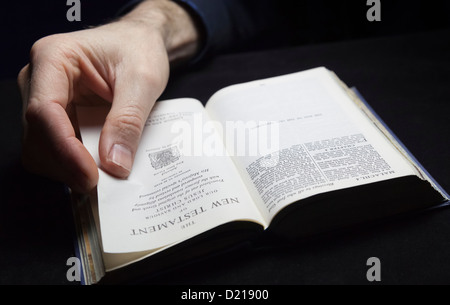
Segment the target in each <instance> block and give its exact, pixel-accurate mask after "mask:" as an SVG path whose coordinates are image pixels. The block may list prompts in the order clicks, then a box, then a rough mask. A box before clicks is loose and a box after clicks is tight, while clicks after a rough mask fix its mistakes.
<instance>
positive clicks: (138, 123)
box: [99, 63, 168, 178]
mask: <svg viewBox="0 0 450 305" xmlns="http://www.w3.org/2000/svg"><path fill="white" fill-rule="evenodd" d="M140 64H142V63H138V66H139V65H140ZM166 74H167V72H163V73H162V76H161V74H159V75H158V73H154V74H152V73H149V72H148V71H139V69H137V71H136V69H134V70H133V71H132V69H129V71H121V73H118V74H117V75H118V78H117V79H116V83H115V87H114V100H113V103H112V107H111V110H110V113H109V114H108V117H107V119H106V122H105V125H104V126H103V129H102V134H101V137H100V144H99V154H100V160H101V163H102V167H103V169H105V170H106V171H108V172H109V173H111V174H113V175H114V176H117V177H119V178H126V177H128V175H129V174H130V172H131V169H132V166H133V162H134V156H135V154H136V150H137V147H138V145H139V141H140V138H141V134H142V130H143V128H144V125H145V123H146V121H147V117H148V115H149V113H150V110H151V109H152V107H153V105H154V103H155V101H156V99H157V98H158V97H159V96H160V95H161V93H162V91H163V89H164V87H165V85H166V82H167V78H168V76H167V75H166Z"/></svg>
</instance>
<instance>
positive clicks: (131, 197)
mask: <svg viewBox="0 0 450 305" xmlns="http://www.w3.org/2000/svg"><path fill="white" fill-rule="evenodd" d="M77 113H78V121H79V122H78V123H79V125H80V132H81V138H82V141H83V143H84V145H85V146H86V147H87V149H88V150H89V152H90V153H91V154H92V156H93V157H94V159H95V160H96V161H97V162H98V164H99V157H98V141H99V136H100V131H101V127H102V124H103V122H104V119H105V116H106V114H107V113H108V109H107V108H102V107H97V108H92V107H89V108H84V107H78V109H77ZM99 174H100V179H99V183H98V187H97V192H96V194H93V195H92V196H91V197H89V198H81V199H80V198H78V199H77V200H76V204H75V209H74V210H75V216H76V219H77V222H78V224H79V226H78V228H79V234H78V244H79V254H80V257H81V258H82V261H83V270H84V272H85V273H84V277H85V282H86V283H96V282H98V281H99V280H100V279H101V278H102V277H104V278H105V279H106V278H108V276H110V275H114V274H115V275H117V276H116V278H119V279H124V278H125V276H124V274H126V273H127V272H128V271H127V269H130V270H131V269H134V270H135V271H136V270H139V271H140V272H141V273H142V272H145V270H146V268H148V270H151V269H152V268H151V266H152V265H153V267H155V266H162V264H161V262H162V261H163V258H164V257H165V256H166V255H168V256H170V260H171V261H172V262H175V261H176V259H175V257H184V259H187V258H189V257H191V256H189V255H188V254H187V253H188V252H189V251H188V250H187V249H189V247H191V248H192V247H195V250H194V251H191V252H194V253H196V254H193V255H192V257H194V256H195V255H197V256H199V255H204V254H205V253H207V252H208V251H212V250H214V249H218V248H221V247H224V246H225V245H231V244H233V242H236V241H237V240H242V239H245V238H248V237H249V236H252V234H255V232H263V231H266V232H271V233H272V234H275V235H276V236H280V237H281V236H282V237H284V238H286V239H289V240H296V239H299V238H303V237H307V236H311V235H314V234H320V233H322V232H327V231H330V230H334V229H337V228H342V227H346V226H350V225H354V224H359V223H363V222H366V221H369V220H374V219H380V218H382V217H387V216H391V215H396V214H399V213H402V212H406V211H411V210H417V209H422V208H425V207H430V206H436V205H439V204H442V203H444V202H446V201H448V195H446V194H445V192H444V191H443V190H441V189H440V187H439V186H438V184H437V183H436V182H434V181H433V180H432V178H431V177H430V176H429V175H428V174H427V173H426V171H424V170H423V169H422V168H421V167H420V165H419V164H418V163H417V162H416V161H415V160H414V159H413V158H412V156H410V154H409V153H408V151H407V150H406V149H405V148H404V147H403V146H402V145H401V144H400V143H399V142H398V141H397V140H396V139H395V137H394V136H393V135H392V134H391V133H390V132H389V130H388V129H387V128H386V127H385V126H384V125H383V124H382V122H381V121H380V120H379V119H377V117H376V115H374V113H373V112H372V111H371V110H370V107H368V106H367V105H366V104H365V103H364V102H362V101H361V99H359V98H358V97H357V95H356V94H355V93H354V92H353V91H351V90H349V89H348V88H347V87H346V86H345V85H344V84H343V83H342V82H341V81H340V80H339V79H338V78H337V77H336V75H335V74H334V73H332V72H331V71H329V70H327V69H326V68H317V69H313V70H308V71H304V72H299V73H294V74H289V75H284V76H279V77H274V78H270V79H265V80H258V81H253V82H249V83H245V84H238V85H234V86H230V87H227V88H224V89H222V90H220V91H218V92H217V93H216V94H214V95H213V96H212V97H211V98H210V100H209V101H208V102H207V103H206V106H203V105H202V103H201V102H200V101H197V100H194V99H189V98H182V99H175V100H167V101H160V102H158V103H157V104H156V105H155V107H154V109H153V111H152V113H151V114H150V116H149V118H148V120H147V122H146V126H145V128H144V131H143V135H142V140H141V143H140V146H139V149H138V152H137V154H136V157H135V162H134V165H133V169H132V172H131V175H130V176H129V178H128V179H127V180H120V179H116V178H114V177H112V176H110V175H108V174H107V173H105V172H104V171H102V170H101V169H99ZM82 199H83V200H82ZM258 234H259V233H258ZM205 245H206V246H205ZM200 249H204V250H202V251H201V250H200ZM191 250H192V249H191ZM133 266H139V267H133ZM143 266H145V267H143ZM130 272H131V271H130ZM111 278H112V276H111Z"/></svg>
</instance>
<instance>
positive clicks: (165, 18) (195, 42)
mask: <svg viewBox="0 0 450 305" xmlns="http://www.w3.org/2000/svg"><path fill="white" fill-rule="evenodd" d="M121 21H125V22H133V23H135V24H138V25H139V26H140V27H142V28H145V30H148V31H151V32H153V34H154V32H155V31H156V32H157V33H158V34H159V35H160V36H161V38H162V40H163V42H164V45H165V48H166V50H167V54H168V57H169V60H170V62H171V63H175V62H179V61H184V60H188V59H190V58H192V57H194V56H195V55H196V53H197V52H198V50H199V45H200V41H199V40H200V37H199V36H200V35H199V30H198V28H197V26H196V23H195V21H194V19H193V18H192V16H191V15H190V14H189V13H188V12H187V11H186V10H185V9H184V8H183V7H181V6H180V5H179V4H177V3H175V2H172V1H170V0H146V1H143V2H142V3H140V4H139V5H138V6H136V7H135V9H134V10H132V11H131V12H130V13H128V14H127V15H125V16H124V17H123V18H122V19H121Z"/></svg>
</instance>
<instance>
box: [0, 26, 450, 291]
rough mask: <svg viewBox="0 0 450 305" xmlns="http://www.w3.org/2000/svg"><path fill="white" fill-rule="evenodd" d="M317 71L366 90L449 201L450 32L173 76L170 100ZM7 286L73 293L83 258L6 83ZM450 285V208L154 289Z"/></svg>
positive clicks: (272, 54) (2, 213) (3, 256)
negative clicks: (69, 288)
mask: <svg viewBox="0 0 450 305" xmlns="http://www.w3.org/2000/svg"><path fill="white" fill-rule="evenodd" d="M317 66H326V67H327V68H329V69H331V70H334V71H335V72H336V73H337V75H338V76H339V77H340V78H341V79H342V80H343V81H344V82H345V83H347V85H349V86H355V87H357V88H358V90H359V91H360V92H361V93H362V95H363V96H364V97H365V98H366V100H367V101H368V102H369V104H370V105H371V106H372V107H373V108H374V109H375V111H376V112H377V113H378V114H379V115H380V116H381V117H382V118H383V120H384V121H385V122H386V123H387V124H388V125H389V127H391V129H392V130H393V131H394V133H395V134H396V135H397V136H398V137H399V138H400V139H401V140H402V141H403V142H404V144H405V145H406V146H407V147H408V148H409V149H410V150H411V151H412V153H413V154H414V155H415V157H416V158H417V159H418V160H419V161H420V162H421V163H422V164H423V165H424V167H425V168H426V169H427V170H428V171H429V172H430V173H431V175H432V176H434V178H435V179H436V180H437V181H438V182H439V183H440V184H441V185H442V186H443V188H444V189H445V190H447V192H448V191H449V190H450V178H449V175H448V174H449V173H450V161H449V151H450V141H449V140H450V127H449V114H450V31H449V30H443V31H436V32H428V33H418V34H411V35H408V36H401V37H397V36H395V37H386V38H375V39H368V40H360V41H348V42H338V43H331V44H323V45H312V46H302V47H296V48H290V49H282V50H269V51H267V50H266V51H261V52H252V53H241V54H229V55H222V56H220V57H216V58H214V59H212V60H209V61H207V62H205V63H203V64H202V65H201V66H198V67H195V68H193V69H190V70H189V71H178V72H175V73H174V74H173V75H172V79H171V83H170V84H169V86H168V88H167V90H166V92H165V93H164V94H163V96H162V99H166V98H175V97H194V98H198V99H200V100H202V101H207V99H208V98H209V97H210V96H211V95H212V94H213V93H214V92H215V91H217V90H219V89H220V88H222V87H224V86H226V85H230V84H234V83H240V82H244V81H250V80H254V79H260V78H265V77H271V76H275V75H280V74H285V73H290V72H297V71H300V70H305V69H309V68H314V67H317ZM0 102H1V105H2V108H1V109H2V110H1V111H0V123H1V128H0V132H1V134H2V136H1V138H2V139H3V140H2V141H3V144H2V146H1V147H2V148H1V150H0V151H1V158H0V160H1V161H0V166H1V171H0V179H1V180H0V187H1V199H0V284H69V282H68V281H67V279H66V272H67V270H68V268H69V267H67V266H66V261H67V259H68V258H69V257H71V256H74V247H73V238H72V228H73V222H72V219H71V214H70V209H69V208H68V204H67V197H66V194H65V192H64V188H63V186H62V185H61V184H59V183H56V182H53V181H49V180H47V179H45V178H42V177H38V176H35V175H32V174H29V173H27V172H26V171H25V170H23V169H22V167H21V163H20V133H21V127H20V126H21V125H20V120H21V114H20V113H21V102H20V97H19V94H18V91H17V88H16V85H15V81H14V80H11V81H8V80H7V81H1V82H0ZM370 257H378V258H379V259H380V261H381V276H382V281H381V283H382V284H450V263H449V261H448V257H450V209H448V208H442V209H438V210H434V211H428V212H423V213H419V214H414V215H408V216H405V217H401V218H396V219H389V220H386V221H383V222H381V223H376V224H372V225H368V226H364V227H358V228H355V229H354V230H349V231H345V232H341V233H337V234H333V235H332V236H323V237H318V238H315V239H313V240H310V241H307V242H302V243H299V244H297V245H294V246H289V247H268V248H264V249H255V250H249V251H245V253H239V251H237V252H235V253H229V254H228V255H223V256H219V257H215V258H212V259H209V260H206V261H205V262H202V263H197V264H194V265H190V266H185V267H183V268H181V269H178V270H176V271H171V272H169V273H167V274H162V275H158V276H155V277H152V278H150V279H149V283H159V284H166V283H174V284H258V285H260V284H367V283H369V282H368V281H367V279H366V272H367V270H368V268H369V267H367V266H366V262H367V259H368V258H370Z"/></svg>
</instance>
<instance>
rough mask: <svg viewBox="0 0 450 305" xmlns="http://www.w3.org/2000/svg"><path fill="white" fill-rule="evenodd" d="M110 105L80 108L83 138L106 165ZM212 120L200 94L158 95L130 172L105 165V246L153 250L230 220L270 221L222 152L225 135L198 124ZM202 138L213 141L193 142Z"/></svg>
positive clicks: (101, 195)
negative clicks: (117, 173)
mask: <svg viewBox="0 0 450 305" xmlns="http://www.w3.org/2000/svg"><path fill="white" fill-rule="evenodd" d="M107 112H108V109H107V108H93V107H79V108H77V114H78V120H79V125H80V131H81V137H82V140H83V143H84V145H85V146H86V148H87V149H88V150H89V152H90V153H91V154H92V156H93V157H94V160H95V161H96V162H97V164H99V165H100V162H99V156H98V143H99V137H100V132H101V127H102V125H103V122H104V118H105V117H106V114H107ZM208 120H209V118H208V116H207V114H206V112H205V110H204V108H203V106H202V105H201V103H200V102H199V101H196V100H193V99H177V100H169V101H164V102H158V103H156V105H155V107H154V109H153V110H152V113H151V114H150V116H149V118H148V120H147V122H146V126H145V127H144V131H143V134H142V138H141V143H140V144H139V148H138V151H137V153H136V157H135V161H134V164H133V168H132V171H131V174H130V176H129V177H128V179H126V180H121V179H117V178H114V177H112V176H110V175H109V174H107V173H106V172H104V171H103V170H102V169H99V176H100V177H99V182H98V186H97V192H98V209H99V219H100V231H101V237H102V246H103V250H104V252H107V253H125V252H139V251H147V250H153V249H158V248H161V247H164V246H167V245H170V244H173V243H176V242H179V241H182V240H184V239H187V238H189V237H192V236H194V235H197V234H200V233H202V232H205V231H207V230H209V229H212V228H214V227H216V226H219V225H221V224H225V223H227V222H230V221H234V220H252V221H255V222H262V221H263V220H262V218H261V216H260V215H259V212H258V210H257V209H256V207H255V205H254V203H253V202H252V198H251V197H250V196H249V194H248V192H247V191H246V189H245V187H244V184H243V182H242V181H241V180H240V177H239V174H238V173H237V171H236V169H235V167H234V164H233V162H232V160H231V159H230V158H229V157H228V156H227V155H226V154H220V153H217V152H219V151H222V152H223V151H224V148H223V145H221V144H222V142H221V141H220V140H221V139H220V137H219V136H218V135H217V134H216V133H215V131H214V130H213V129H211V128H209V129H208V128H201V129H199V130H196V128H197V127H199V126H200V127H204V125H205V124H206V125H207V122H208ZM203 122H206V123H205V124H204V123H203ZM195 137H204V138H205V139H206V140H205V142H206V144H204V145H203V146H201V147H199V146H198V145H194V144H195V143H197V142H199V141H198V139H196V138H195ZM193 143H194V144H193ZM211 151H214V154H213V153H212V152H211Z"/></svg>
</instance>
